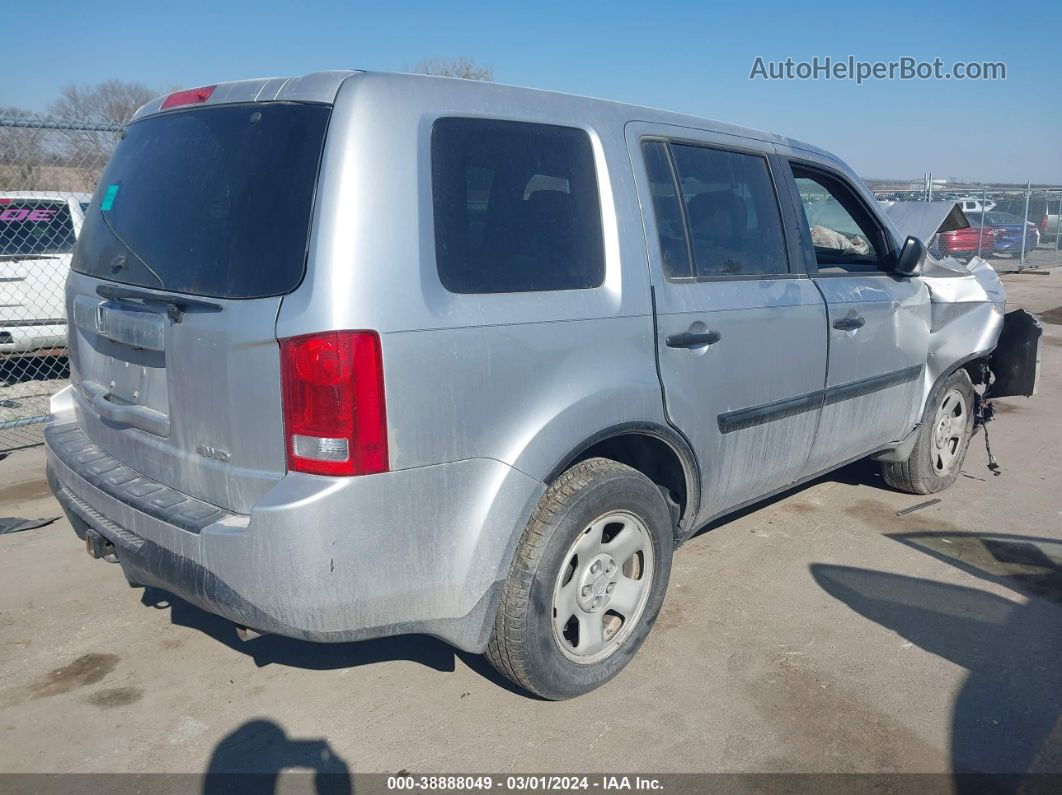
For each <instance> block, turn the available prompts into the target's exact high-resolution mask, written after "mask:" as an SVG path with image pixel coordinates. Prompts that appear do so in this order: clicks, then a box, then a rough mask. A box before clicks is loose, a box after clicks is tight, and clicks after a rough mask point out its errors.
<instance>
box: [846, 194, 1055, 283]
mask: <svg viewBox="0 0 1062 795" xmlns="http://www.w3.org/2000/svg"><path fill="white" fill-rule="evenodd" d="M866 183H867V186H868V187H869V188H870V190H871V191H872V192H873V193H874V195H875V196H877V198H878V201H880V202H890V201H904V202H910V201H918V202H922V201H949V202H956V203H957V204H959V206H960V207H962V209H963V212H964V213H965V214H966V218H967V220H968V221H969V222H970V228H969V229H958V230H955V231H950V232H943V233H940V234H938V235H936V236H935V237H934V238H933V239H932V240H929V241H926V242H927V244H928V245H929V248H930V251H931V252H932V253H933V255H934V256H936V257H938V258H939V257H947V256H952V257H955V258H956V259H959V260H963V261H969V260H970V259H972V258H973V257H975V256H979V257H982V258H983V259H986V260H988V261H989V262H991V263H992V266H993V267H994V268H995V269H996V270H997V271H999V272H1000V273H1006V272H1014V271H1026V270H1030V271H1040V270H1043V269H1046V268H1054V267H1057V266H1059V265H1062V239H1060V235H1059V216H1060V215H1062V187H1060V186H1057V185H1034V184H1032V183H1027V184H1026V185H1024V186H1019V185H998V184H996V185H990V184H984V183H956V182H949V181H945V180H935V179H933V177H932V175H927V176H926V177H925V178H924V179H922V180H908V181H897V180H882V179H870V180H866Z"/></svg>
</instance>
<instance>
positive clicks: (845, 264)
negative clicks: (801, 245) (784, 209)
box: [793, 165, 888, 273]
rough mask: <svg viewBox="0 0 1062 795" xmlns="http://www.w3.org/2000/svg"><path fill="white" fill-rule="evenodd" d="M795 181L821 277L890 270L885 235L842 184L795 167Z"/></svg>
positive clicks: (822, 175) (828, 177) (824, 175)
mask: <svg viewBox="0 0 1062 795" xmlns="http://www.w3.org/2000/svg"><path fill="white" fill-rule="evenodd" d="M793 178H794V180H795V181H796V187H797V192H798V193H799V194H800V204H801V207H802V209H803V213H804V217H805V223H806V224H807V228H808V231H809V233H810V235H811V243H812V246H814V248H815V261H816V264H817V266H818V270H819V272H820V273H831V272H834V273H861V272H864V273H865V272H874V271H878V270H888V267H887V266H886V264H885V263H884V262H883V259H882V250H883V249H884V245H883V243H884V241H883V239H882V235H881V233H880V231H879V230H878V229H877V227H876V226H875V225H874V223H873V221H872V220H871V219H870V218H869V216H868V214H867V212H866V210H865V209H863V207H862V206H861V205H860V204H859V202H858V200H857V199H856V198H855V197H854V196H853V195H852V193H851V191H850V190H849V189H847V188H846V187H845V186H844V185H843V184H842V183H841V182H840V181H838V180H836V179H834V178H833V177H830V176H829V175H827V174H820V173H818V172H816V171H810V170H806V169H802V168H800V167H798V166H795V165H794V166H793Z"/></svg>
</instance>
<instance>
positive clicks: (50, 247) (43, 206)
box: [0, 198, 74, 260]
mask: <svg viewBox="0 0 1062 795" xmlns="http://www.w3.org/2000/svg"><path fill="white" fill-rule="evenodd" d="M73 250H74V225H73V223H72V222H71V220H70V207H69V206H68V205H67V203H66V202H58V201H39V200H34V199H4V198H0V258H2V259H5V260H10V259H18V258H19V257H47V256H49V255H52V254H69V253H70V252H71V251H73Z"/></svg>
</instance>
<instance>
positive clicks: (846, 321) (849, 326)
mask: <svg viewBox="0 0 1062 795" xmlns="http://www.w3.org/2000/svg"><path fill="white" fill-rule="evenodd" d="M866 324H867V321H866V320H865V319H864V318H861V317H855V316H853V317H842V318H839V319H838V320H835V321H833V327H834V328H835V329H837V330H838V331H855V330H856V329H857V328H863V326H865V325H866Z"/></svg>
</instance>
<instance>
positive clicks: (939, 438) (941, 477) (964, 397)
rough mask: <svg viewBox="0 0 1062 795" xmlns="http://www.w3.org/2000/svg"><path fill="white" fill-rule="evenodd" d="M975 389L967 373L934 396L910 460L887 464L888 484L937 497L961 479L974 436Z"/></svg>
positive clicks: (884, 469) (960, 373) (954, 375)
mask: <svg viewBox="0 0 1062 795" xmlns="http://www.w3.org/2000/svg"><path fill="white" fill-rule="evenodd" d="M974 399H975V394H974V388H973V382H971V381H970V376H969V375H968V374H967V372H966V371H965V370H957V371H956V372H954V373H952V374H951V375H949V376H948V377H947V378H946V379H944V383H942V384H941V385H940V386H939V387H938V388H937V389H936V391H935V392H934V393H933V395H931V396H930V399H929V403H928V404H927V406H926V412H925V414H924V416H923V418H922V424H921V426H920V427H919V429H918V441H917V442H915V446H914V448H913V449H912V450H911V455H910V456H909V457H908V458H907V460H906V461H900V462H897V463H889V462H885V463H883V464H882V465H881V473H882V476H883V477H884V478H885V482H886V483H888V484H889V485H890V486H892V487H893V488H895V489H899V490H900V491H906V492H910V493H911V494H935V493H936V492H938V491H943V490H944V489H946V488H948V487H949V486H950V485H951V484H952V483H954V482H955V479H956V478H958V477H959V472H960V471H961V470H962V465H963V462H964V461H965V460H966V451H967V450H968V449H969V447H970V438H971V437H972V436H973V427H974V417H973V407H974Z"/></svg>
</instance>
